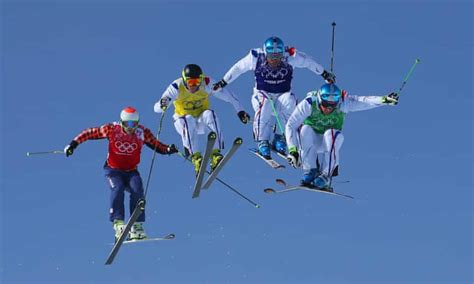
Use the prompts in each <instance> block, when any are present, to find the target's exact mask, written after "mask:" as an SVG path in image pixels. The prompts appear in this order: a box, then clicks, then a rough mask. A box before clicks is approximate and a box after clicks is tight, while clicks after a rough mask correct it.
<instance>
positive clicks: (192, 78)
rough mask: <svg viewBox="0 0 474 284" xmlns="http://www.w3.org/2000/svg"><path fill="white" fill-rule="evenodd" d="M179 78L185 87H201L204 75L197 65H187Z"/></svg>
mask: <svg viewBox="0 0 474 284" xmlns="http://www.w3.org/2000/svg"><path fill="white" fill-rule="evenodd" d="M181 77H182V78H183V82H184V84H185V86H186V87H193V86H199V85H201V83H202V80H203V78H204V74H203V73H202V69H201V67H199V66H198V65H196V64H188V65H186V66H184V69H183V72H182V73H181Z"/></svg>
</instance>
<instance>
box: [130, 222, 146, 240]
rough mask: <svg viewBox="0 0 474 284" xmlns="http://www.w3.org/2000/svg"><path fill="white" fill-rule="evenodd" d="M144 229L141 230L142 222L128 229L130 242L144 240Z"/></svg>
mask: <svg viewBox="0 0 474 284" xmlns="http://www.w3.org/2000/svg"><path fill="white" fill-rule="evenodd" d="M146 238H147V236H146V233H145V229H143V222H135V224H133V226H132V228H130V240H143V239H146Z"/></svg>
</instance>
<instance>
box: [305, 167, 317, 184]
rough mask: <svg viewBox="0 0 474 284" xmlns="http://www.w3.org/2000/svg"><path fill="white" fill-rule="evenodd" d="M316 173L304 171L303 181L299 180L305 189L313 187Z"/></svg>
mask: <svg viewBox="0 0 474 284" xmlns="http://www.w3.org/2000/svg"><path fill="white" fill-rule="evenodd" d="M317 172H318V169H310V170H309V171H305V173H304V175H303V179H302V180H301V185H302V186H306V187H314V179H315V178H316V174H317Z"/></svg>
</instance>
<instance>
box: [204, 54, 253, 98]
mask: <svg viewBox="0 0 474 284" xmlns="http://www.w3.org/2000/svg"><path fill="white" fill-rule="evenodd" d="M257 57H258V49H252V50H250V52H249V54H247V55H246V56H245V57H243V58H242V59H240V60H239V61H237V63H235V64H234V65H233V66H232V67H231V68H230V69H229V71H227V73H225V75H224V77H223V78H222V80H220V81H219V82H217V83H215V84H213V86H212V89H213V90H214V91H216V90H218V89H222V88H224V87H225V86H226V85H227V84H230V83H231V82H233V81H234V80H235V79H237V78H238V77H239V76H240V75H242V74H243V73H245V72H248V71H250V70H255V66H257Z"/></svg>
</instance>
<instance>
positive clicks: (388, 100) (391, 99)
mask: <svg viewBox="0 0 474 284" xmlns="http://www.w3.org/2000/svg"><path fill="white" fill-rule="evenodd" d="M398 96H399V95H398V94H397V93H394V92H392V93H390V94H389V95H387V96H383V97H382V103H383V104H387V105H392V106H394V105H397V104H398Z"/></svg>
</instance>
